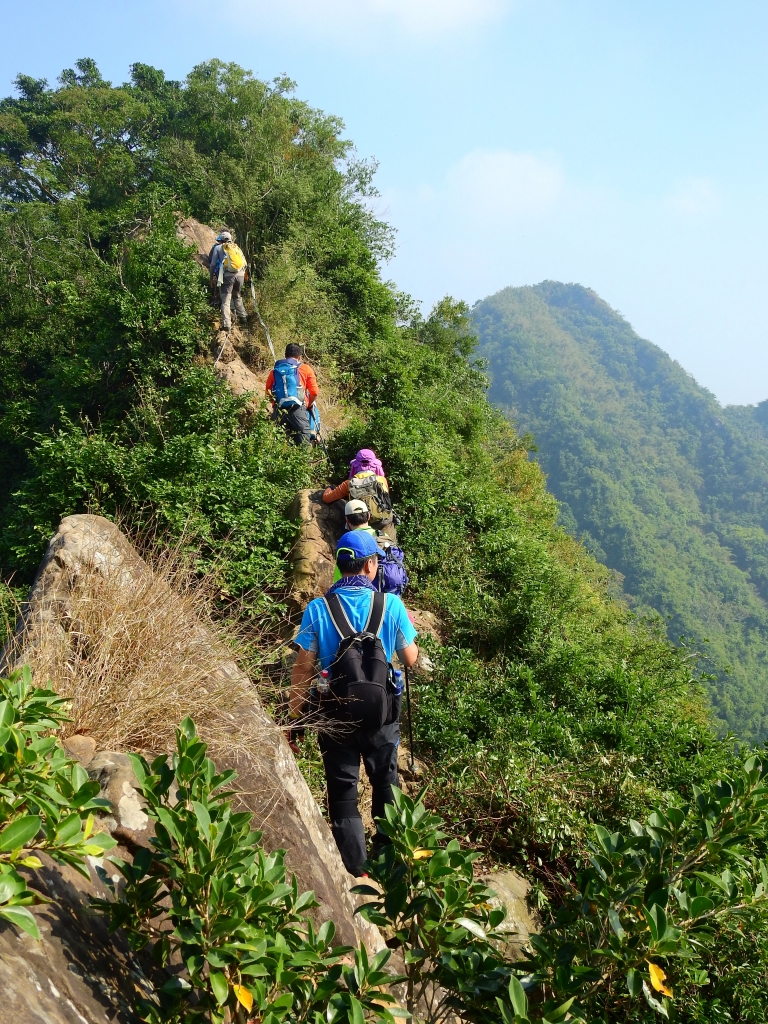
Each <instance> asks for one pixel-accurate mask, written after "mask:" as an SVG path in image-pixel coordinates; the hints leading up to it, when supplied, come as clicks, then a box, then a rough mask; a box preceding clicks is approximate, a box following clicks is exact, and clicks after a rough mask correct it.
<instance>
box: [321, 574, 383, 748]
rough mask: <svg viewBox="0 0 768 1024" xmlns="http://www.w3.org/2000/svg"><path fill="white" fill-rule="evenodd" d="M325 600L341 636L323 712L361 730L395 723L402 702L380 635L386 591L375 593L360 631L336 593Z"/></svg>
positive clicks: (379, 727)
mask: <svg viewBox="0 0 768 1024" xmlns="http://www.w3.org/2000/svg"><path fill="white" fill-rule="evenodd" d="M323 600H324V601H325V606H326V608H327V609H328V614H329V615H330V617H331V621H332V622H333V624H334V626H335V627H336V631H337V632H338V634H339V636H340V637H341V643H340V644H339V649H338V650H337V652H336V657H335V658H334V660H333V664H332V665H331V676H330V689H329V691H328V693H327V694H324V695H323V698H322V710H323V712H324V713H325V714H327V715H328V716H329V717H332V718H336V719H339V720H341V721H344V722H350V723H352V724H354V725H355V726H356V727H357V728H359V729H370V730H376V729H381V727H382V726H383V725H386V724H387V723H389V722H396V721H397V719H398V717H399V712H400V708H399V706H398V705H399V703H400V702H399V700H397V698H396V697H395V693H394V686H393V685H392V679H391V676H392V670H391V666H390V664H389V662H388V661H387V655H386V653H385V652H384V645H383V644H382V642H381V638H380V637H379V633H380V632H381V626H382V623H383V622H384V611H385V609H386V602H387V596H386V594H379V593H374V595H373V601H372V602H371V612H370V615H369V616H368V622H367V623H366V625H365V629H363V630H362V631H361V632H359V633H358V631H357V630H356V629H355V628H354V627H353V626H352V624H351V623H350V621H349V619H348V618H347V616H346V614H345V612H344V607H343V605H342V603H341V601H340V600H339V597H338V595H337V594H328V595H327V596H326V597H325V598H323Z"/></svg>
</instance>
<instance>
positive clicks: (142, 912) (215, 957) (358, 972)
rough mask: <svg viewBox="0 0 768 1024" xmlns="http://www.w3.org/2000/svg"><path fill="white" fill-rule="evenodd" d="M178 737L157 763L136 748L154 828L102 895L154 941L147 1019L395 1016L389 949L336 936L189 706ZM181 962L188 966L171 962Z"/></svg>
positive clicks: (357, 1022) (123, 921) (116, 914)
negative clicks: (256, 825) (316, 917)
mask: <svg viewBox="0 0 768 1024" xmlns="http://www.w3.org/2000/svg"><path fill="white" fill-rule="evenodd" d="M176 742H177V752H176V754H175V755H174V756H173V758H172V759H170V760H169V759H168V758H165V757H158V758H157V759H156V760H155V761H153V762H152V765H151V766H150V765H148V764H147V762H146V761H145V760H144V758H143V757H140V756H138V755H131V760H132V761H133V767H134V771H135V773H136V777H137V779H138V782H139V788H140V790H141V792H142V793H143V795H144V797H145V799H146V800H147V807H146V810H147V814H148V815H149V817H150V818H151V819H152V821H153V822H154V825H155V839H154V840H153V841H152V849H151V850H146V849H143V850H140V851H139V852H138V853H137V854H136V856H135V858H134V860H133V863H132V864H131V863H126V862H125V861H121V860H117V859H115V858H113V862H114V863H115V864H116V866H117V867H118V868H119V870H120V871H121V872H122V874H123V876H124V877H125V886H124V887H123V888H122V889H121V892H120V896H119V899H116V900H115V901H114V902H112V901H108V900H102V901H98V902H97V905H98V906H99V907H100V909H101V910H102V911H103V912H104V913H105V914H106V915H107V917H108V919H109V925H110V929H111V930H115V929H117V928H121V929H122V930H123V932H124V933H125V934H126V935H127V936H128V940H129V942H130V944H131V946H132V948H133V949H143V948H144V947H146V946H147V945H148V944H149V943H151V944H152V955H153V960H154V963H155V964H156V966H157V968H158V970H157V972H156V977H155V982H156V993H155V998H154V999H153V1000H145V1001H142V1002H141V1003H140V1004H139V1006H138V1010H139V1012H140V1014H141V1015H142V1019H144V1020H147V1021H151V1022H156V1024H160V1022H162V1024H171V1022H174V1024H175V1022H179V1021H190V1022H191V1021H201V1022H202V1021H206V1022H211V1021H213V1022H222V1021H224V1020H225V1019H233V1018H234V1019H235V1020H237V1021H245V1020H246V1019H252V1018H253V1017H257V1018H258V1019H259V1020H263V1021H265V1024H266V1022H269V1024H278V1022H281V1021H284V1022H286V1024H294V1022H296V1024H298V1022H304V1021H307V1022H312V1024H320V1022H321V1021H326V1022H328V1024H361V1022H362V1021H363V1020H364V1019H366V1018H367V1019H369V1020H373V1021H382V1022H385V1024H394V1017H393V1015H392V1012H391V1009H390V1007H391V1008H392V1009H394V1010H397V1009H398V1008H397V1007H396V1006H394V1005H393V1004H395V1003H396V1000H395V998H394V996H392V995H390V994H389V993H387V992H384V991H381V986H382V985H383V983H385V982H390V981H391V980H392V977H393V976H392V975H389V974H387V973H386V972H385V971H384V970H383V968H384V967H385V965H386V963H387V960H388V959H389V955H390V954H389V951H388V950H384V951H382V952H381V953H379V954H377V955H376V956H375V957H374V958H373V959H372V960H369V958H368V956H367V954H366V951H365V947H364V946H362V945H361V946H360V947H359V948H357V949H352V948H351V947H348V946H333V945H332V942H333V936H334V926H333V924H332V923H331V922H328V923H326V924H324V925H323V926H322V927H320V928H319V929H317V930H316V929H315V928H314V926H313V924H312V922H311V920H310V919H309V917H308V916H307V914H308V911H310V910H311V909H312V908H314V907H317V906H318V904H317V902H316V901H315V899H314V896H313V894H312V893H311V892H305V893H299V890H298V887H297V884H296V879H295V878H293V877H292V878H290V879H288V878H287V875H286V869H285V863H284V852H283V851H277V852H276V853H271V854H267V853H265V852H264V850H263V849H262V848H261V847H260V846H259V840H260V838H261V833H260V832H255V831H253V830H252V829H251V814H250V813H249V812H247V811H242V812H235V811H233V810H232V806H231V800H230V799H229V798H230V797H231V795H232V794H231V792H229V791H228V790H227V789H226V787H227V786H229V785H230V784H231V783H232V782H233V781H234V779H235V776H236V773H235V772H233V771H226V772H221V773H218V772H217V771H216V767H215V765H214V764H213V762H212V761H211V760H210V759H209V758H207V757H206V756H205V752H206V745H205V743H203V742H201V741H200V740H199V739H198V738H197V733H196V730H195V726H194V723H193V722H192V721H191V720H190V719H189V718H187V719H185V720H184V721H183V722H182V723H181V725H180V726H179V728H178V729H177V731H176ZM105 879H106V875H105ZM106 880H107V881H108V882H109V879H106ZM112 888H113V890H114V885H112ZM167 921H170V924H171V925H172V929H169V928H168V927H167V926H166V922H167ZM350 954H352V957H350ZM351 959H353V960H354V965H353V964H352V963H351V962H350V960H351ZM178 962H180V963H181V964H183V967H184V970H183V972H182V973H178V972H177V971H175V970H174V971H171V972H164V971H163V970H162V969H163V968H164V967H166V966H169V965H170V964H171V963H173V964H176V963H178ZM228 1014H229V1015H231V1016H228Z"/></svg>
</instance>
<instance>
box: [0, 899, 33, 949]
mask: <svg viewBox="0 0 768 1024" xmlns="http://www.w3.org/2000/svg"><path fill="white" fill-rule="evenodd" d="M0 918H2V919H3V920H4V921H10V922H11V924H15V925H16V927H17V928H21V930H22V931H25V932H26V933H27V935H31V936H32V938H33V939H37V941H38V942H39V941H40V931H39V929H38V927H37V921H35V919H34V917H33V916H32V914H31V913H30V912H29V911H28V910H27V908H26V907H2V908H0Z"/></svg>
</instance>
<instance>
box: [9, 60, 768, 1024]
mask: <svg viewBox="0 0 768 1024" xmlns="http://www.w3.org/2000/svg"><path fill="white" fill-rule="evenodd" d="M17 86H18V95H17V96H15V97H13V98H9V99H6V100H4V101H2V103H0V201H1V202H2V213H0V266H2V268H3V273H2V275H1V276H0V292H1V298H2V301H0V360H1V366H2V381H3V384H2V389H3V390H2V409H1V410H0V436H1V437H2V442H3V443H2V449H1V451H2V456H1V457H2V467H1V468H2V479H3V492H2V494H1V495H0V525H1V526H2V530H1V531H0V544H1V545H2V546H1V547H0V555H1V556H2V565H3V571H4V575H5V578H6V581H7V586H10V587H11V588H16V590H17V592H21V591H22V588H23V587H24V585H25V584H27V583H28V582H29V581H30V579H31V577H32V575H33V573H34V570H35V566H36V565H37V562H38V560H39V558H40V556H41V554H42V552H43V550H44V547H45V544H46V542H47V539H48V538H49V536H50V534H51V533H52V531H53V530H54V529H55V527H56V525H57V523H58V521H59V519H60V517H61V516H63V515H67V514H70V513H73V512H78V511H85V510H91V511H95V512H99V513H101V514H103V515H106V516H108V517H113V518H114V517H117V516H122V517H123V518H124V519H127V521H128V522H130V523H131V524H132V526H133V527H134V528H135V529H138V530H142V531H143V532H144V533H145V534H149V535H151V536H152V537H153V538H154V543H155V544H161V545H163V544H167V543H170V542H174V543H175V542H177V541H178V539H179V538H180V537H183V542H184V544H185V545H187V546H188V547H189V548H190V549H191V550H193V551H194V552H195V558H196V560H197V569H198V571H199V572H200V573H201V574H202V573H207V574H215V575H216V578H217V581H218V585H219V594H220V613H221V614H222V615H229V616H234V617H237V618H238V621H239V624H240V626H241V627H242V626H244V625H247V624H248V622H252V623H255V624H256V626H257V632H258V631H261V632H262V633H263V631H264V630H270V629H271V630H277V631H280V630H283V632H285V631H286V626H287V624H286V622H285V616H286V607H287V605H286V594H287V591H288V587H289V582H290V581H289V568H288V562H287V557H286V556H287V554H288V552H289V549H290V547H291V544H292V542H293V539H294V537H295V536H296V531H297V524H296V523H295V522H293V521H292V520H291V519H290V518H289V513H288V509H289V507H290V502H291V499H292V497H293V495H294V493H295V491H296V490H297V489H298V488H300V487H303V486H308V485H310V484H318V483H321V482H325V481H326V480H328V479H334V480H338V479H340V478H341V476H342V474H344V472H345V468H346V465H347V463H348V460H349V458H350V455H351V454H352V453H353V452H354V451H355V450H356V449H357V448H358V447H361V446H363V444H365V446H371V445H372V446H373V447H375V448H376V450H377V452H378V453H379V454H380V456H381V457H382V459H383V461H384V464H385V466H386V468H387V473H388V476H389V479H390V481H391V484H392V489H393V495H394V499H395V502H396V505H397V508H398V510H399V512H400V514H401V516H402V519H403V523H402V526H401V528H400V537H401V542H402V544H403V547H404V548H405V550H406V553H407V558H408V568H409V572H410V573H411V577H412V590H411V591H410V593H409V595H408V601H409V602H410V603H413V604H414V605H419V606H420V607H424V608H427V609H430V610H432V611H433V612H434V613H435V614H436V615H437V617H438V619H439V620H440V622H441V623H442V628H443V631H444V643H443V645H442V646H437V645H433V646H432V651H431V653H432V654H433V656H434V658H435V660H436V670H435V672H434V674H433V676H432V677H431V679H430V680H429V681H428V682H422V683H420V684H419V686H418V687H417V690H416V693H415V716H414V729H415V734H416V741H417V752H418V754H419V756H420V757H421V758H423V759H424V761H425V763H426V765H427V771H428V773H429V777H430V783H431V785H430V792H429V796H428V799H429V801H430V803H431V804H432V806H433V807H434V808H436V809H437V810H439V812H440V814H441V815H442V816H443V817H444V818H446V819H447V826H446V827H447V828H448V829H449V830H450V831H451V832H452V833H453V834H454V835H458V836H461V837H467V838H469V839H470V840H471V841H473V842H474V843H476V844H478V845H480V846H481V848H482V849H483V850H484V852H485V855H486V856H487V857H488V858H490V859H495V860H502V861H510V862H515V863H518V864H520V865H522V866H523V867H525V868H526V869H527V870H529V871H530V873H531V874H532V876H533V877H534V879H535V880H537V886H538V887H537V889H536V891H537V893H538V896H539V899H540V902H541V905H542V906H543V907H544V908H546V907H547V906H548V901H549V900H554V901H557V900H558V899H559V897H560V896H561V895H562V892H563V888H562V887H563V884H564V883H563V880H562V878H561V877H560V873H562V874H563V876H566V877H573V875H574V872H575V870H576V868H577V866H578V865H579V864H580V863H582V862H583V857H584V854H585V850H586V846H585V844H586V841H587V838H588V837H589V836H590V835H591V834H592V825H593V823H594V822H597V821H599V822H602V823H604V824H605V825H606V826H607V827H608V828H609V829H613V828H614V827H618V826H619V824H620V823H622V822H624V823H625V822H626V819H627V818H629V817H635V818H642V817H644V816H645V815H646V814H647V812H648V811H649V809H650V808H651V807H652V806H653V805H654V803H655V802H657V801H661V800H666V801H668V802H669V801H671V802H673V803H680V802H681V801H683V800H685V799H687V798H688V797H689V796H691V795H692V794H693V793H694V789H693V787H694V785H695V784H699V785H701V786H707V785H709V784H711V783H712V782H713V781H714V780H716V779H717V778H719V777H720V776H721V774H722V773H723V772H726V771H731V770H735V766H736V759H735V756H734V752H733V749H732V746H731V745H730V744H729V743H723V742H722V741H720V740H719V739H718V738H717V736H716V733H715V730H714V729H713V727H712V724H711V722H710V719H709V717H708V712H707V708H706V705H705V701H704V699H703V697H702V692H701V688H700V684H699V681H698V680H697V677H696V669H695V666H694V665H692V663H691V662H690V660H689V659H688V658H687V657H686V655H685V653H684V652H681V651H680V650H678V649H677V648H675V647H673V646H672V645H671V644H670V643H669V642H668V641H667V639H666V637H665V636H664V634H663V630H661V629H659V628H657V627H656V626H654V625H648V624H645V623H643V622H641V621H639V620H638V619H637V618H636V617H635V616H634V615H633V614H632V613H631V612H630V610H629V609H628V608H627V607H626V605H625V604H624V603H622V602H620V601H617V600H615V599H614V597H613V596H612V592H613V589H614V586H613V578H612V576H611V574H610V572H609V571H608V570H607V569H606V568H605V567H604V566H602V565H600V564H599V563H598V562H597V561H596V560H595V559H594V558H593V557H592V556H590V555H589V554H588V553H587V551H586V550H585V549H584V547H583V546H581V545H580V544H579V543H578V542H577V541H575V540H574V539H573V538H572V537H570V536H569V535H568V533H566V531H565V530H563V529H562V528H561V527H560V526H559V525H558V516H559V506H558V504H557V502H556V500H555V499H554V498H553V497H552V496H551V495H550V494H549V493H548V492H547V490H546V486H545V478H544V476H543V474H542V472H541V470H540V468H539V467H538V465H537V464H536V463H534V462H531V461H530V459H529V456H528V450H527V445H526V442H525V440H524V439H521V438H520V437H518V435H517V434H516V433H515V431H514V429H513V428H512V427H511V426H510V425H509V423H508V422H507V421H506V420H505V418H504V417H503V416H502V415H501V414H500V413H499V412H497V411H496V410H495V409H494V408H493V406H492V405H491V404H490V403H489V402H488V400H487V397H486V387H487V381H486V379H485V377H484V375H483V373H482V372H481V369H480V368H479V367H478V366H477V365H476V364H475V363H474V362H473V356H472V350H473V347H474V338H473V335H472V333H471V324H470V320H469V315H468V314H469V311H468V309H467V307H466V306H465V305H464V304H463V303H460V302H456V301H454V300H452V299H450V298H446V299H445V300H443V301H442V302H441V303H439V304H438V305H437V306H436V308H435V309H434V310H433V311H432V313H431V314H430V315H429V316H428V317H427V318H424V317H422V316H421V314H420V313H419V312H418V310H417V309H416V307H415V306H414V304H413V302H412V301H411V300H410V299H409V298H408V297H407V296H404V295H401V294H399V293H397V292H395V291H394V290H393V289H392V288H391V287H390V286H388V285H386V284H385V283H383V281H382V278H381V276H380V263H381V261H382V260H383V259H384V258H386V256H387V254H388V252H389V246H390V236H389V232H388V229H387V228H386V226H385V225H382V224H380V223H378V222H376V221H375V219H373V218H372V217H371V215H370V214H369V213H368V212H367V207H366V205H365V202H364V199H365V197H366V195H368V194H369V193H370V190H371V187H372V186H371V167H370V166H369V165H366V164H361V163H359V162H356V161H355V160H354V159H353V151H352V150H351V148H350V145H349V143H348V142H346V141H344V140H343V138H342V132H343V125H342V124H341V123H340V121H339V120H338V119H337V118H333V117H329V116H327V115H325V114H323V113H321V112H319V111H316V110H314V109H312V108H311V107H309V106H308V105H307V104H305V103H303V102H300V101H298V100H297V99H295V98H294V96H293V93H292V87H291V84H290V83H289V82H287V81H286V80H280V81H277V82H274V83H271V84H268V83H264V82H261V81H259V80H257V79H255V78H253V77H252V76H251V75H249V74H248V73H246V72H244V71H243V70H242V69H240V68H238V67H236V66H233V65H224V64H221V63H220V62H215V61H214V62H210V63H207V64H204V65H201V66H199V67H197V68H195V69H194V70H193V71H192V72H191V73H190V75H189V76H188V77H187V79H186V80H185V81H184V82H183V83H179V82H170V81H167V80H166V79H165V78H164V76H163V75H162V73H161V72H159V71H157V70H155V69H152V68H148V67H146V66H143V65H135V66H134V67H133V69H132V78H131V81H130V82H129V83H128V84H126V85H123V86H120V87H114V86H112V85H110V84H109V83H107V82H105V81H104V80H103V79H102V78H101V76H100V75H99V72H98V70H97V68H96V66H95V64H94V63H93V62H92V61H80V62H78V65H77V68H76V69H75V70H70V71H65V72H64V73H63V75H62V76H61V81H60V84H59V86H58V87H57V88H54V89H50V88H48V87H47V84H46V83H44V82H40V81H35V80H32V79H30V78H26V77H24V76H21V77H20V78H19V79H18V82H17ZM179 211H180V212H181V213H183V214H185V215H192V216H195V217H197V218H199V219H201V220H204V221H206V222H209V223H212V224H214V225H216V226H221V225H224V224H227V225H229V226H231V227H232V228H233V229H234V230H235V231H236V233H237V236H238V238H239V240H240V241H241V243H242V244H243V246H244V248H245V249H246V250H247V253H248V256H249V260H250V261H251V263H252V267H253V273H254V282H255V286H256V293H257V296H258V299H259V304H260V308H261V310H262V313H263V314H264V316H265V318H266V319H267V321H268V322H269V323H270V326H271V327H272V328H273V330H274V333H275V336H276V337H277V338H279V339H281V340H283V341H284V340H287V339H289V338H290V339H294V340H298V341H300V342H302V343H304V344H305V345H306V347H307V354H308V357H309V359H310V360H312V361H314V362H316V363H317V364H318V365H320V366H321V367H322V369H323V373H324V375H325V379H326V380H328V381H330V382H332V383H333V386H334V389H335V391H336V393H337V394H338V395H339V396H340V399H341V400H342V401H343V402H344V403H345V405H346V422H347V426H345V427H344V428H343V429H341V430H339V431H338V432H337V433H336V434H335V435H334V436H333V437H332V438H331V439H330V443H329V451H330V456H329V460H328V461H326V459H325V457H324V456H323V455H322V454H321V453H319V452H317V451H314V450H312V451H308V450H303V449H298V448H295V447H292V446H291V445H289V444H288V443H287V442H286V439H285V437H284V435H283V434H282V432H281V431H280V430H279V429H277V428H276V427H275V426H274V425H273V424H272V423H271V422H270V421H269V420H268V419H267V418H266V417H264V416H261V415H252V414H247V413H246V411H245V404H246V403H245V402H244V401H242V400H239V399H235V398H233V397H232V396H231V394H230V393H229V392H228V391H227V389H226V388H225V386H224V385H223V384H222V383H221V382H220V381H218V380H217V378H216V377H215V375H214V374H213V372H212V362H213V359H212V355H211V341H212V333H213V326H214V324H215V321H216V317H215V314H214V311H213V310H212V308H211V307H210V305H209V302H208V299H207V294H206V284H205V279H204V278H203V277H202V275H201V274H200V271H199V267H198V265H197V264H196V262H195V260H194V255H193V252H192V251H191V250H190V248H189V247H187V246H186V245H185V244H184V243H183V242H182V241H180V240H179V238H178V237H177V233H176V220H177V212H179ZM755 600H757V598H755ZM649 603H650V602H649ZM257 646H258V644H257ZM251 669H252V671H254V672H255V673H256V674H257V675H258V670H259V659H258V657H257V656H255V657H254V658H253V660H252V663H251ZM758 775H759V771H758ZM686 813H687V812H686ZM654 877H655V876H654ZM652 881H653V878H651V877H650V876H649V880H648V882H647V884H648V885H649V886H650V885H651V883H652ZM649 892H650V890H649ZM665 898H666V897H665ZM759 927H760V922H759V921H757V923H754V924H753V923H751V922H748V925H747V927H746V928H745V930H744V932H743V934H742V933H739V935H738V936H736V937H735V938H733V939H729V942H732V943H733V945H734V948H735V949H737V950H738V953H737V954H734V955H738V956H740V957H742V961H743V963H744V965H745V966H744V969H743V972H742V976H741V978H740V982H739V986H738V990H737V986H736V982H735V979H734V977H733V975H732V972H731V971H730V969H729V962H728V961H727V960H723V958H722V955H721V952H720V947H719V946H718V945H717V943H715V944H714V946H713V953H712V955H711V956H710V957H709V969H710V971H711V976H712V983H711V986H710V988H709V989H708V990H707V992H706V998H704V997H700V995H699V987H700V986H701V984H702V981H701V978H699V980H698V981H697V980H695V979H694V978H693V975H691V974H686V968H685V966H684V965H683V966H682V967H680V968H679V969H678V968H675V978H676V983H677V982H678V981H679V984H680V986H681V987H682V991H684V992H686V993H687V995H686V999H687V1003H686V1005H687V1006H688V1011H686V1012H689V1013H690V1016H689V1018H688V1019H691V1020H694V1019H697V1020H699V1019H704V1018H703V1017H701V1016H698V1015H699V1013H700V1010H701V1007H702V1006H704V1003H707V1002H709V1003H711V1001H712V1000H713V999H715V1000H717V1001H718V1003H719V1004H729V1005H730V1004H733V1005H734V1006H737V1009H738V1007H739V1006H742V1005H743V1006H744V1007H747V1009H746V1010H745V1011H744V1012H745V1013H748V1012H749V1010H748V1008H749V1006H753V1005H754V1002H753V1001H754V999H756V998H757V995H756V993H757V992H758V991H759V986H760V979H761V977H762V973H761V972H763V970H764V966H763V959H762V957H763V952H762V950H763V947H762V944H761V943H760V942H757V941H756V938H755V936H756V930H758V931H759ZM713 928H714V926H713ZM714 932H715V933H717V930H716V929H714ZM591 941H592V940H591V939H589V940H588V942H591ZM573 955H575V954H572V956H573ZM643 969H645V968H643ZM752 978H754V979H756V980H754V983H752V981H750V980H749V979H752ZM638 985H639V981H638ZM638 991H639V989H638ZM702 1000H703V1002H702ZM737 1004H738V1005H737ZM646 1010H647V1007H646ZM633 1012H634V1011H633ZM637 1012H638V1013H639V1014H640V1015H639V1016H638V1017H636V1018H634V1019H638V1020H640V1019H644V1018H643V1013H644V1012H645V1010H643V1011H641V1010H638V1011H637ZM648 1012H651V1011H648ZM701 1012H704V1011H703V1010H701ZM738 1012H741V1011H740V1010H739V1011H738ZM626 1019H629V1018H626ZM733 1019H737V1018H735V1017H734V1018H733ZM738 1019H745V1020H746V1019H748V1016H745V1017H740V1018H738Z"/></svg>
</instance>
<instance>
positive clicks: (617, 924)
mask: <svg viewBox="0 0 768 1024" xmlns="http://www.w3.org/2000/svg"><path fill="white" fill-rule="evenodd" d="M608 920H609V922H610V925H611V928H612V929H613V931H614V933H615V934H616V936H617V938H619V939H623V938H624V936H625V935H626V934H627V933H626V932H625V931H624V928H623V927H622V924H621V919H620V918H619V915H618V914H617V913H616V911H615V910H614V908H613V907H609V908H608Z"/></svg>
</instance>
